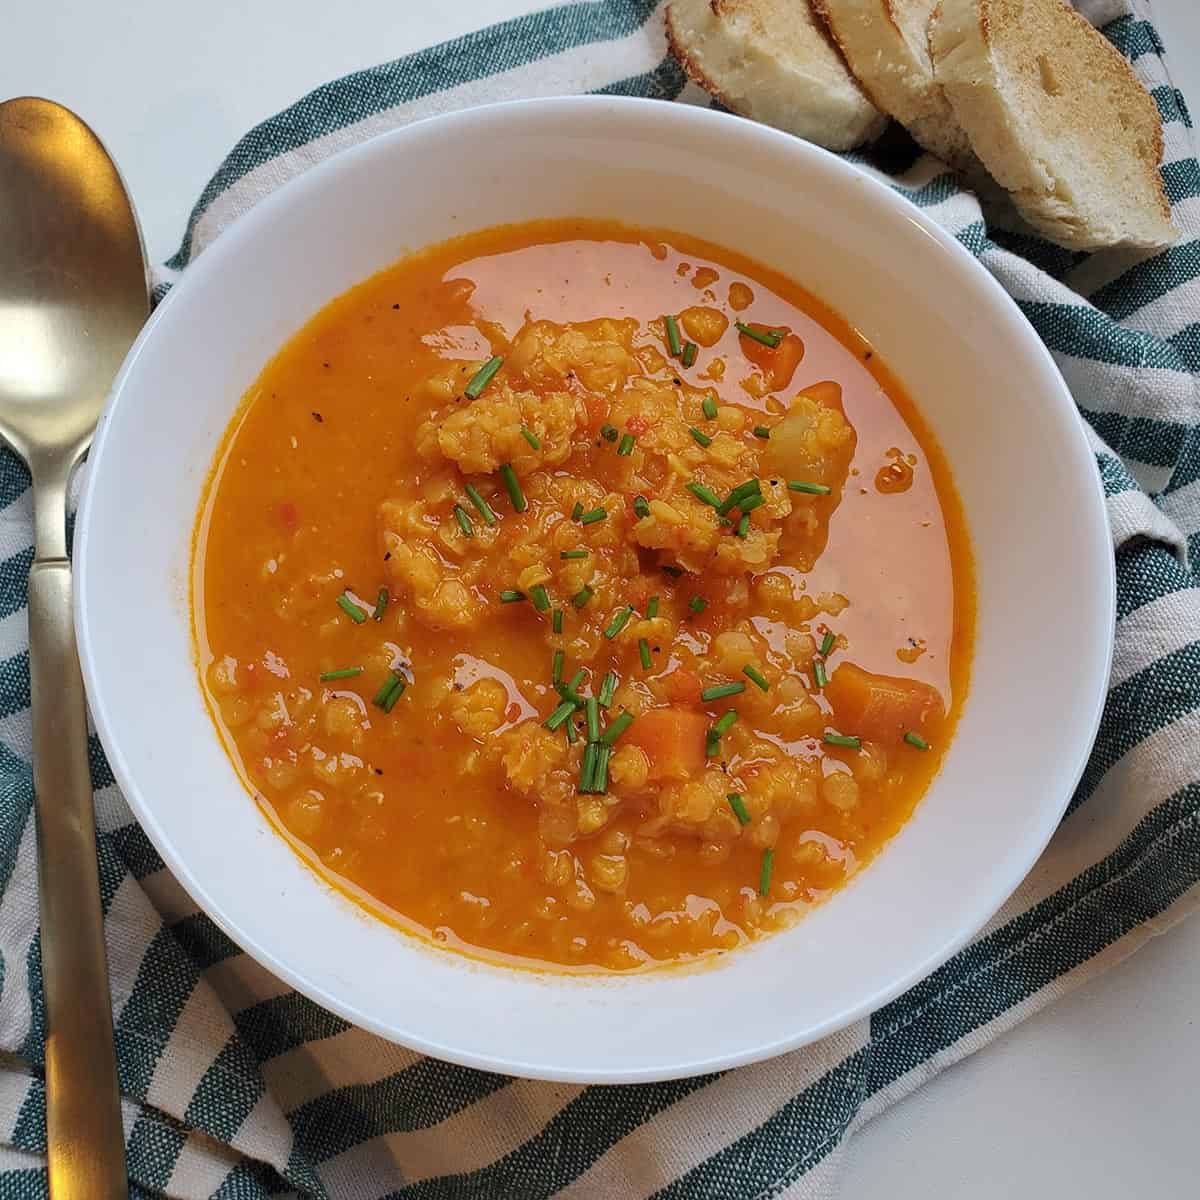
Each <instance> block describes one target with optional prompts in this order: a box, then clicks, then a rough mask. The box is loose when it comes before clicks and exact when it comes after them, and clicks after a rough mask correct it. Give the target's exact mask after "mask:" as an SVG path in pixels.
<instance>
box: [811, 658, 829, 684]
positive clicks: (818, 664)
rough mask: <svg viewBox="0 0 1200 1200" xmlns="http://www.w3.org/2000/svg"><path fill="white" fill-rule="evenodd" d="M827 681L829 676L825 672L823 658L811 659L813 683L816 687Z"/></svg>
mask: <svg viewBox="0 0 1200 1200" xmlns="http://www.w3.org/2000/svg"><path fill="white" fill-rule="evenodd" d="M828 682H829V676H828V675H826V674H825V660H824V659H823V658H814V659H813V683H814V684H816V686H817V688H818V689H820V688H823V687H824V686H825V685H826V684H827V683H828Z"/></svg>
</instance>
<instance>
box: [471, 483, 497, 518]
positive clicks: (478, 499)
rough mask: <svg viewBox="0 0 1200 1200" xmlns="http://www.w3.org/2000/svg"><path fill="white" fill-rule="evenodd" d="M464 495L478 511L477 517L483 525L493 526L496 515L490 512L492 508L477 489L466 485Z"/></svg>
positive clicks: (472, 485)
mask: <svg viewBox="0 0 1200 1200" xmlns="http://www.w3.org/2000/svg"><path fill="white" fill-rule="evenodd" d="M466 493H467V499H468V500H470V502H471V503H472V504H473V505H475V507H476V508H477V509H478V510H479V515H480V516H481V517H482V518H483V523H484V524H485V525H495V523H496V514H495V513H494V512H492V506H491V505H490V504H489V503H488V502H487V501H486V500H485V499H484V498H483V497H482V496H481V495H480V494H479V489H478V488H477V487H475V485H474V484H471V483H468V484H467V486H466Z"/></svg>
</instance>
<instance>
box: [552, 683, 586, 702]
mask: <svg viewBox="0 0 1200 1200" xmlns="http://www.w3.org/2000/svg"><path fill="white" fill-rule="evenodd" d="M554 690H555V691H556V692H557V693H558V694H559V695H560V696H561V697H562V698H563V699H564V700H570V702H571V703H572V704H573V705H575V707H576V708H582V707H583V697H582V696H581V695H580V694H579V693H578V692H573V691H572V690H571V686H570V684H567V683H556V684H555V685H554Z"/></svg>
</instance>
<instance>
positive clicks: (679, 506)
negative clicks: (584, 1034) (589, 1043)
mask: <svg viewBox="0 0 1200 1200" xmlns="http://www.w3.org/2000/svg"><path fill="white" fill-rule="evenodd" d="M663 314H675V315H676V316H677V320H676V325H675V328H676V329H677V330H678V332H679V348H678V350H677V351H676V352H675V353H673V352H672V351H673V332H672V330H670V329H668V322H666V321H665V320H664V317H663ZM735 322H742V323H743V324H744V326H745V328H746V329H748V330H749V331H750V332H749V333H747V332H744V331H743V332H739V330H738V328H737V327H736V326H735ZM692 342H694V343H695V349H694V350H691V349H687V346H688V345H689V344H690V343H692ZM693 355H694V358H693ZM493 356H495V357H499V358H501V359H502V360H503V362H502V363H501V364H500V365H499V368H498V370H497V371H496V373H495V375H494V376H493V377H492V378H491V379H490V380H488V381H487V382H486V383H485V385H484V386H483V387H482V389H479V388H472V387H470V386H468V385H469V383H470V381H471V380H472V379H474V378H475V377H476V374H477V372H478V370H479V368H480V367H481V366H482V365H483V364H484V363H486V362H487V361H488V360H489V359H491V358H492V357H493ZM688 364H690V365H688ZM476 393H478V394H476ZM764 434H766V435H767V436H763V435H764ZM509 465H511V467H512V471H513V477H514V478H515V481H516V487H517V489H518V491H517V493H516V494H515V496H514V494H511V493H510V489H509V487H508V486H507V485H506V482H505V478H504V474H505V473H504V472H503V471H502V469H501V468H502V467H505V466H509ZM743 483H747V484H748V485H752V486H751V489H750V491H748V492H746V491H743V493H742V496H741V500H742V502H744V503H745V504H746V507H747V510H748V511H747V512H745V513H743V512H742V511H741V509H740V507H738V506H736V505H735V506H732V507H729V508H727V509H726V511H725V512H724V513H721V512H719V511H718V509H717V507H716V506H715V505H714V504H713V503H711V502H710V501H711V499H712V498H713V497H715V498H716V499H717V500H718V501H724V499H725V498H727V497H728V496H729V494H730V492H731V491H733V490H735V489H736V488H738V487H739V486H740V485H742V484H743ZM789 483H793V484H799V485H800V488H798V489H797V488H794V487H792V488H789V487H788V484H789ZM468 484H469V485H471V487H472V488H473V489H474V491H475V494H476V496H477V497H478V499H479V500H480V501H481V502H482V503H481V504H477V503H476V502H475V500H474V499H472V497H471V494H470V493H469V492H468V491H467V485H468ZM755 489H757V490H755ZM705 495H707V496H708V497H709V500H707V501H706V499H705ZM521 504H524V510H523V511H518V507H519V506H520V505H521ZM489 514H490V515H491V520H490V521H489V520H488V516H489ZM597 514H602V515H597ZM381 589H386V595H387V600H386V604H383V603H380V602H379V598H380V596H381V594H382V593H381ZM512 593H516V594H517V596H519V598H515V597H514V596H513V595H512ZM543 610H544V611H543ZM626 610H629V611H626ZM193 611H194V620H195V630H196V640H197V654H198V665H199V670H200V676H201V681H202V686H203V688H204V690H205V693H206V696H207V698H208V700H209V703H210V707H211V711H212V713H213V716H214V720H215V721H216V724H217V726H218V728H219V730H220V733H221V736H222V738H223V740H224V743H225V745H226V746H227V747H228V749H229V752H230V754H231V757H232V758H233V760H234V762H235V764H236V767H237V770H238V772H239V774H240V775H241V777H242V778H243V780H244V781H245V784H246V786H247V787H248V788H249V789H250V791H251V792H252V793H253V795H254V796H255V797H257V799H258V800H259V802H260V803H261V804H262V805H263V806H264V807H265V809H266V811H267V812H268V813H269V814H270V815H271V816H272V818H273V820H274V821H275V823H276V824H277V826H278V827H279V828H280V830H281V831H282V833H283V834H284V835H285V836H286V837H287V838H288V839H289V840H290V841H291V843H292V845H293V846H294V847H295V848H296V849H297V850H298V852H299V853H301V854H302V855H303V856H304V858H305V859H306V861H307V862H309V863H310V864H311V865H312V866H313V868H314V869H315V870H317V871H318V872H319V873H320V874H321V875H322V876H323V877H324V878H326V879H327V880H328V881H330V882H331V883H333V884H335V885H336V886H337V887H339V888H340V889H342V890H343V891H345V892H347V893H348V894H350V895H351V896H353V897H354V898H355V899H357V900H358V901H359V902H360V903H362V904H364V905H365V906H367V907H368V908H370V909H371V910H372V911H374V912H376V913H377V914H379V915H382V916H383V917H384V918H385V919H388V920H391V921H393V922H395V923H396V924H398V925H400V926H402V927H404V928H406V929H409V930H411V931H414V932H418V933H420V934H423V935H426V936H429V937H432V938H433V939H435V940H437V941H438V942H440V943H443V944H446V945H450V946H453V947H456V948H458V949H460V950H465V951H468V952H472V953H482V954H484V955H486V956H487V957H491V958H494V959H495V958H499V959H502V960H505V961H508V962H512V963H517V964H524V965H536V966H551V967H554V968H556V969H575V970H596V969H602V970H603V969H611V970H630V969H636V968H643V967H647V966H653V965H656V964H660V963H664V962H672V961H681V960H686V959H694V958H697V957H700V956H705V955H710V954H713V953H718V952H722V951H726V950H730V949H733V948H735V947H736V946H738V945H739V944H742V943H743V942H745V941H747V940H748V939H751V938H753V937H756V936H759V935H761V934H764V933H768V932H770V931H772V930H774V929H777V928H779V927H781V926H784V925H787V924H789V923H791V922H792V921H794V920H795V919H796V918H797V917H798V916H799V915H801V914H802V913H803V912H804V911H805V910H806V909H807V907H808V906H810V905H811V904H813V903H814V902H817V901H819V900H821V899H822V898H824V897H825V896H827V895H828V894H829V893H830V892H831V891H833V890H834V889H836V888H837V887H838V886H839V885H841V884H842V883H843V882H844V881H845V880H846V879H847V878H848V877H849V876H850V875H851V874H853V873H854V872H855V871H856V870H858V869H859V868H860V867H861V866H862V865H863V864H864V863H866V862H867V861H868V860H869V859H870V858H871V857H872V856H873V855H874V854H875V853H876V852H877V851H878V850H879V849H880V847H881V846H882V845H883V844H884V843H885V842H886V841H887V840H888V839H889V838H890V837H891V836H892V834H893V833H895V831H896V830H897V829H898V828H899V827H900V826H901V825H902V824H903V822H904V821H905V820H906V819H907V818H908V816H909V815H910V813H911V812H912V810H913V807H914V805H915V804H916V803H917V801H918V800H919V799H920V797H921V795H922V794H923V792H924V791H925V789H926V788H927V786H928V785H929V782H930V780H931V778H932V777H933V775H934V774H935V773H936V771H937V769H938V766H939V764H940V761H941V758H942V755H943V752H944V750H945V747H946V745H947V743H948V742H949V740H950V736H951V733H952V730H953V727H954V723H955V721H956V719H957V716H958V713H959V710H960V708H961V705H962V701H963V697H964V695H965V692H966V687H967V679H968V670H969V663H970V650H971V641H972V632H973V621H974V593H973V578H972V568H971V556H970V550H969V546H968V541H967V535H966V531H965V527H964V523H963V518H962V514H961V511H960V508H959V504H958V500H957V496H956V493H955V489H954V486H953V483H952V481H951V478H950V474H949V471H948V469H947V466H946V463H945V461H944V459H943V457H942V454H941V452H940V450H939V449H938V446H937V444H936V442H935V440H934V439H933V437H932V435H931V434H930V432H929V430H928V429H927V428H926V426H925V425H924V423H923V422H922V420H921V418H920V416H919V414H918V412H917V410H916V408H915V407H914V405H913V404H912V402H911V401H910V400H909V399H908V397H907V396H906V395H905V393H904V391H903V389H902V388H901V387H900V386H899V384H898V383H897V381H896V380H895V379H894V378H892V377H891V376H890V375H889V374H888V372H887V370H886V368H885V366H884V365H883V364H882V363H880V362H879V361H878V359H877V358H876V357H875V356H874V354H873V352H872V350H871V348H870V346H869V345H868V344H867V343H866V342H865V341H864V340H863V339H862V338H861V337H859V336H858V335H857V334H856V333H855V331H854V330H853V329H851V328H850V327H849V326H848V325H847V324H846V323H845V322H844V321H843V320H842V319H841V318H840V317H839V316H837V315H836V314H835V313H833V312H831V311H829V310H828V309H827V308H825V307H824V306H823V305H822V304H820V303H819V302H818V301H817V300H815V299H814V298H813V297H812V296H810V295H809V294H808V293H807V292H805V291H804V290H803V289H802V288H801V287H800V286H798V285H797V284H795V283H793V282H791V281H789V280H787V279H784V278H782V277H780V276H779V275H778V274H776V273H775V272H773V271H771V270H769V269H768V268H766V267H764V266H761V265H759V264H757V263H754V262H750V261H748V260H746V259H743V258H741V257H739V256H738V255H736V254H732V253H730V252H728V251H726V250H723V249H720V248H718V247H716V246H713V245H709V244H707V243H703V242H700V241H697V240H695V239H693V238H690V237H687V236H685V235H682V234H677V233H668V232H664V231H657V230H654V231H647V230H638V229H632V228H628V227H625V226H621V225H618V224H615V223H605V222H584V221H555V222H539V223H534V224H528V225H519V226H506V227H500V228H495V229H489V230H485V231H482V232H479V233H475V234H471V235H468V236H466V237H462V238H459V239H456V240H454V241H451V242H447V243H444V244H442V245H438V246H434V247H432V248H430V249H428V250H425V251H423V252H421V253H419V254H416V255H413V256H412V257H409V258H406V259H404V260H402V261H401V262H399V263H397V264H396V265H395V266H392V267H390V268H388V269H387V270H384V271H382V272H381V273H380V274H378V275H376V276H374V277H373V278H371V279H369V280H367V281H366V282H364V283H362V284H360V285H359V286H357V287H355V288H353V289H352V290H351V291H349V292H347V293H346V294H345V295H343V296H341V297H339V298H338V299H336V300H335V301H333V302H332V303H331V304H329V305H328V306H326V307H325V308H324V309H323V310H322V311H321V312H320V313H318V314H317V315H316V316H315V317H314V318H313V319H312V320H311V321H310V322H309V323H308V324H307V325H306V326H305V327H304V328H303V329H302V330H301V331H300V332H299V333H297V334H296V335H295V337H293V338H292V340H291V341H290V342H289V343H288V344H287V345H286V346H285V347H284V348H283V349H282V350H281V351H280V352H279V354H278V355H276V356H275V358H274V359H272V360H271V362H270V363H268V365H267V366H266V367H265V368H264V370H263V372H262V374H261V376H260V377H259V379H258V381H257V382H256V383H255V385H254V386H253V387H252V388H251V389H250V391H249V392H248V394H247V395H246V397H245V399H244V401H243V403H242V406H241V408H240V409H239V411H238V415H237V417H236V419H235V420H234V422H233V423H232V425H231V427H230V429H229V432H228V434H227V435H226V438H225V441H224V443H223V445H222V447H221V450H220V453H219V455H218V459H217V462H216V464H215V466H214V469H213V473H212V478H211V481H210V483H209V486H208V489H207V493H206V497H205V500H204V504H203V507H202V511H201V513H200V515H199V518H198V523H197V531H196V536H195V547H194V582H193ZM560 612H561V616H558V615H557V614H559V613H560ZM622 614H624V616H622ZM560 621H561V633H556V632H555V626H556V624H557V623H559V622H560ZM617 626H619V628H618V627H617ZM609 635H610V636H609ZM556 652H561V658H560V659H556ZM647 663H648V664H649V665H648V666H647V665H646V664H647ZM359 668H361V670H358V669H359ZM747 668H749V670H747ZM339 670H346V671H357V673H355V674H352V675H347V676H344V677H341V678H334V679H329V678H327V679H325V680H324V681H323V680H322V679H321V676H322V675H323V674H326V675H327V674H328V673H330V672H335V671H339ZM580 672H582V675H580ZM610 672H613V673H615V687H614V688H613V695H612V696H611V698H610V697H608V696H606V695H604V692H605V683H604V681H605V677H606V676H607V675H608V674H609V673H610ZM556 673H557V678H556ZM755 675H757V676H758V679H757V680H756V679H755V678H754V676H755ZM577 677H578V681H577V682H575V681H576V679H577ZM573 682H574V689H572V688H571V687H570V686H569V685H570V684H572V683H573ZM556 684H557V685H558V686H557V687H556ZM761 684H765V685H766V690H763V688H762V687H761V686H760V685H761ZM737 685H741V687H740V688H739V687H738V686H737ZM389 689H390V690H391V691H392V692H393V693H394V694H392V695H390V696H389V695H388V692H389ZM713 689H723V690H724V691H725V692H726V693H728V694H724V695H717V696H716V697H715V698H714V697H713V695H712V690H713ZM602 699H605V700H609V703H608V704H607V705H602V704H601V703H600V701H601V700H602ZM556 711H557V712H558V713H559V721H560V723H558V724H557V725H556V724H555V717H554V714H555V713H556ZM564 711H565V712H566V717H565V719H563V717H562V714H563V712H564ZM730 712H733V713H735V714H736V715H735V716H734V717H732V718H729V717H725V714H727V713H730ZM622 714H624V716H623V715H622ZM629 717H632V718H633V719H632V721H631V722H630V721H628V719H627V718H629ZM723 717H725V720H724V721H722V718H723ZM547 722H549V724H550V725H552V726H554V727H553V728H547ZM714 730H715V731H714ZM609 731H614V734H615V736H609V740H608V742H606V741H605V737H606V736H608V734H609ZM830 737H832V738H833V741H832V742H831V741H830V740H829V739H830ZM846 739H849V744H842V743H844V742H845V740H846ZM922 747H928V748H922ZM601 759H603V766H601V765H600V760H601Z"/></svg>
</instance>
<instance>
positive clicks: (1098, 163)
mask: <svg viewBox="0 0 1200 1200" xmlns="http://www.w3.org/2000/svg"><path fill="white" fill-rule="evenodd" d="M930 50H931V53H932V56H933V64H934V71H935V76H936V78H937V80H938V82H939V83H940V84H941V85H942V89H943V91H944V92H945V94H946V98H947V99H948V100H949V102H950V105H951V107H952V108H953V110H954V114H955V116H956V117H957V118H958V122H959V124H960V125H961V126H962V127H963V129H964V130H966V133H967V136H968V137H969V138H970V140H971V147H972V149H973V150H974V151H975V153H976V155H978V157H979V158H980V160H981V161H982V162H983V164H984V166H986V167H987V169H988V170H989V171H990V172H991V173H992V175H993V176H994V177H995V179H996V181H997V182H998V183H1000V184H1001V185H1002V186H1003V187H1005V188H1007V189H1008V191H1009V192H1010V193H1011V195H1012V199H1013V203H1014V204H1015V205H1016V208H1017V210H1018V211H1019V212H1020V214H1021V215H1022V216H1023V217H1024V218H1025V220H1026V221H1028V222H1029V224H1030V225H1032V226H1033V227H1034V228H1035V229H1037V230H1039V231H1040V232H1041V233H1043V234H1044V235H1045V236H1046V237H1047V238H1049V239H1050V240H1051V241H1054V242H1057V243H1058V244H1059V245H1062V246H1068V247H1071V248H1073V249H1080V250H1092V249H1099V248H1102V247H1109V246H1126V247H1131V248H1138V249H1145V250H1157V249H1161V248H1162V247H1164V246H1167V245H1169V244H1170V243H1171V242H1173V241H1174V240H1175V238H1176V237H1177V236H1178V235H1177V233H1176V230H1175V228H1174V226H1173V225H1172V224H1171V209H1170V205H1169V204H1168V203H1167V198H1166V195H1165V194H1164V192H1163V187H1162V180H1161V177H1160V175H1159V162H1160V160H1161V158H1162V150H1163V140H1162V122H1161V121H1160V119H1159V115H1158V109H1157V107H1156V106H1155V103H1154V101H1153V100H1152V99H1151V97H1150V96H1149V94H1148V93H1147V92H1146V89H1145V88H1144V87H1142V85H1141V83H1140V82H1139V81H1138V78H1137V76H1136V75H1135V74H1134V73H1133V69H1132V68H1131V67H1130V65H1129V64H1128V63H1127V62H1126V61H1125V59H1124V58H1123V57H1122V56H1121V54H1120V53H1119V52H1118V51H1117V50H1116V49H1115V48H1114V47H1113V46H1112V44H1111V43H1110V42H1109V41H1108V40H1107V39H1106V38H1105V37H1104V36H1103V35H1102V34H1100V33H1098V32H1097V31H1096V30H1095V29H1093V28H1092V26H1091V25H1089V24H1088V22H1087V21H1086V20H1084V18H1083V17H1081V16H1080V15H1079V14H1078V13H1077V12H1076V11H1075V10H1074V9H1073V8H1071V6H1070V5H1069V4H1067V3H1065V0H942V4H941V10H940V12H939V13H937V14H935V16H934V19H933V22H932V25H931V28H930Z"/></svg>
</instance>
